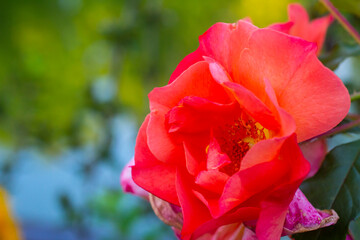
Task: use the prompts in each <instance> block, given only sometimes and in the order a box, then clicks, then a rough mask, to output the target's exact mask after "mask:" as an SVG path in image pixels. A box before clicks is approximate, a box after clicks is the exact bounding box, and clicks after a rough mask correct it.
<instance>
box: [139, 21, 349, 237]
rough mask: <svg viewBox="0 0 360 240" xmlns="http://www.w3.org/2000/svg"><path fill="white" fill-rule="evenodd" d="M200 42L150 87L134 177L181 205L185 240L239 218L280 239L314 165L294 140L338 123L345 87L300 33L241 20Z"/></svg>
mask: <svg viewBox="0 0 360 240" xmlns="http://www.w3.org/2000/svg"><path fill="white" fill-rule="evenodd" d="M199 41H200V46H199V48H198V49H197V50H196V51H195V52H193V53H191V54H190V55H188V56H187V57H185V59H184V60H182V61H181V62H180V64H179V65H178V67H177V68H176V70H175V71H174V73H173V74H172V76H171V78H170V82H169V84H168V85H166V86H164V87H161V88H155V89H154V90H153V91H152V92H151V93H150V94H149V100H150V110H151V112H150V114H149V115H148V116H147V117H146V119H145V121H144V123H143V124H142V126H141V128H140V130H139V134H138V137H137V141H136V148H135V165H134V166H133V167H132V176H133V179H134V181H135V183H136V184H137V185H139V186H140V187H142V188H144V189H145V190H147V191H148V192H150V193H152V194H153V195H155V196H157V197H159V198H161V199H163V200H165V201H167V202H169V203H171V204H174V205H177V206H181V209H182V215H183V226H182V230H181V237H182V239H196V238H198V237H199V236H201V235H203V234H204V233H207V232H214V231H215V230H216V229H217V228H218V227H220V226H224V225H228V224H231V223H240V222H245V223H246V224H247V225H249V226H251V225H256V229H255V232H256V235H257V237H258V239H260V240H261V239H279V238H280V235H281V233H282V231H283V226H284V221H285V216H286V213H287V210H288V207H289V204H290V202H291V201H292V200H293V197H294V194H295V192H296V190H297V188H298V187H299V185H300V183H301V182H302V181H303V179H304V178H305V177H306V175H307V174H308V172H309V163H308V162H307V161H306V160H305V158H304V157H303V155H302V153H301V150H300V148H299V146H298V142H301V141H304V140H306V139H309V138H312V137H314V136H317V135H319V134H321V133H323V132H325V131H327V130H329V129H331V128H333V127H334V126H335V125H336V124H338V123H339V122H340V121H341V119H342V118H343V117H344V116H345V115H346V113H347V112H348V110H349V106H350V100H349V95H348V92H347V90H346V88H345V87H344V85H343V84H342V82H341V80H340V79H339V78H338V77H336V75H335V74H334V73H333V72H331V71H330V70H329V69H327V68H325V67H324V66H323V65H322V64H321V63H320V62H319V60H318V59H317V57H316V51H317V48H316V44H314V43H309V42H307V41H304V40H302V39H300V38H296V37H292V36H289V35H287V34H284V33H281V32H278V31H274V30H272V29H258V28H257V27H255V26H253V25H252V24H251V23H249V22H246V21H242V20H240V21H238V22H237V23H236V24H225V23H218V24H215V25H214V26H212V27H211V28H210V29H209V30H208V31H207V32H206V33H205V34H203V35H202V36H201V37H200V39H199Z"/></svg>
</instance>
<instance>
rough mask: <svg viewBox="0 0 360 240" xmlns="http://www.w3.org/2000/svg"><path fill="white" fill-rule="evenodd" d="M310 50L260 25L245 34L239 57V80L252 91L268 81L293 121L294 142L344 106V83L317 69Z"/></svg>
mask: <svg viewBox="0 0 360 240" xmlns="http://www.w3.org/2000/svg"><path fill="white" fill-rule="evenodd" d="M275 45H277V46H281V47H280V48H274V47H273V46H275ZM315 51H316V47H315V45H314V44H311V43H309V42H306V41H304V40H302V39H300V38H292V37H289V36H288V35H285V34H282V33H280V32H276V31H273V30H270V29H260V30H256V31H255V32H253V34H252V35H251V38H250V40H249V49H247V50H244V51H243V53H242V55H241V60H240V66H242V67H241V68H239V69H240V70H241V72H240V75H241V77H240V78H239V79H241V80H242V81H241V83H240V84H241V85H243V86H244V87H246V88H247V89H249V90H250V91H251V92H254V93H257V92H259V86H262V85H263V79H268V80H269V81H270V83H271V86H272V87H273V89H274V92H275V93H276V97H277V100H278V103H279V106H280V107H281V108H283V109H284V110H285V111H286V112H287V113H289V114H290V115H291V116H292V117H293V118H294V120H295V122H296V126H297V130H296V133H297V135H298V140H299V142H301V141H304V140H306V139H309V138H311V137H314V136H317V135H319V134H321V133H324V132H326V131H328V130H329V129H331V128H333V127H334V126H336V125H337V124H338V123H339V122H340V121H341V119H343V118H344V117H345V115H346V114H347V112H348V110H349V108H350V98H349V94H348V91H347V89H346V88H345V86H344V84H343V83H342V81H341V80H340V79H339V78H338V77H337V76H336V75H335V74H334V73H333V72H332V71H330V70H329V69H327V68H325V67H323V65H322V64H321V62H320V61H319V60H318V58H317V56H316V55H315ZM260 89H263V88H260ZM259 94H261V93H258V94H257V96H258V97H259ZM263 94H264V93H263ZM324 116H326V117H324Z"/></svg>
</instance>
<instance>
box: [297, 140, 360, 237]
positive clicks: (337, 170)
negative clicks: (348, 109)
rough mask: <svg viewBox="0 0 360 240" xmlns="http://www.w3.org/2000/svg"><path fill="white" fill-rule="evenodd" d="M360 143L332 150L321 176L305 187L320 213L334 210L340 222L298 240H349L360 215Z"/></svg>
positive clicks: (307, 194)
mask: <svg viewBox="0 0 360 240" xmlns="http://www.w3.org/2000/svg"><path fill="white" fill-rule="evenodd" d="M359 156H360V141H355V142H352V143H348V144H345V145H342V146H339V147H337V148H335V149H334V150H332V151H331V152H330V153H329V154H328V155H327V157H326V159H325V160H324V163H323V165H322V167H321V168H320V170H319V172H318V173H317V175H316V176H315V177H313V178H311V179H309V180H307V181H305V182H304V183H303V184H302V185H301V190H303V192H304V193H305V195H306V196H307V197H308V199H309V201H310V202H311V203H312V204H313V205H314V206H315V207H316V208H319V209H334V210H335V211H336V212H337V213H338V215H339V217H340V219H339V221H338V223H337V224H335V225H334V226H331V227H328V228H323V229H320V230H317V231H313V232H309V233H306V234H303V235H300V236H299V237H298V238H297V239H314V240H315V239H319V240H320V239H345V237H346V234H347V232H348V227H349V222H350V221H351V220H354V219H355V217H356V216H358V215H359V214H360V185H359V184H358V183H359V181H360V157H359Z"/></svg>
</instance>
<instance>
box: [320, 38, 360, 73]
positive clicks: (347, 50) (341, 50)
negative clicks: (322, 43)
mask: <svg viewBox="0 0 360 240" xmlns="http://www.w3.org/2000/svg"><path fill="white" fill-rule="evenodd" d="M359 55H360V46H359V45H357V44H353V45H351V44H342V45H341V44H336V45H335V46H334V47H333V48H332V49H331V50H330V51H329V52H327V53H325V54H323V55H321V56H320V60H321V61H322V63H323V64H324V65H325V66H326V67H328V68H330V69H331V70H335V69H336V68H337V67H338V66H339V64H340V63H341V62H342V61H344V60H345V59H346V58H348V57H353V56H359Z"/></svg>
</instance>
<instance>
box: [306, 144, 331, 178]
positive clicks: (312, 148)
mask: <svg viewBox="0 0 360 240" xmlns="http://www.w3.org/2000/svg"><path fill="white" fill-rule="evenodd" d="M300 148H301V151H302V153H303V154H304V157H305V159H306V160H308V161H309V163H310V165H311V169H310V172H309V174H308V175H307V178H311V177H312V176H314V175H315V174H316V173H317V171H318V170H319V168H320V167H321V164H322V162H323V161H324V159H325V156H326V153H327V144H326V139H315V140H313V141H309V142H304V143H301V144H300Z"/></svg>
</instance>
